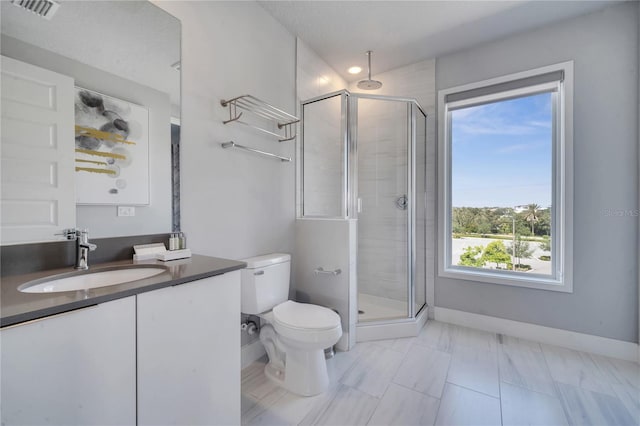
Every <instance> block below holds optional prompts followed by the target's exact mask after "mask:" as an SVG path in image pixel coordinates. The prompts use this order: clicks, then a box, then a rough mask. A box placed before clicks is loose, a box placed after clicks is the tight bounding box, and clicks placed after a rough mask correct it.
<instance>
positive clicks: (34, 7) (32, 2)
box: [11, 0, 60, 19]
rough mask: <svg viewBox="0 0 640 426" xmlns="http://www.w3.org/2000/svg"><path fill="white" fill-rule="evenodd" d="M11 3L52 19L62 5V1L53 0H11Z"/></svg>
mask: <svg viewBox="0 0 640 426" xmlns="http://www.w3.org/2000/svg"><path fill="white" fill-rule="evenodd" d="M11 3H13V4H14V5H15V6H18V7H20V8H22V9H25V10H28V11H29V12H33V13H35V14H36V15H38V16H41V17H43V18H45V19H51V18H52V17H53V15H54V14H55V13H56V11H57V10H58V8H59V7H60V3H57V2H55V1H53V0H11Z"/></svg>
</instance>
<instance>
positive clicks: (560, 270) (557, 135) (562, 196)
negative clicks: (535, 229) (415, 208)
mask: <svg viewBox="0 0 640 426" xmlns="http://www.w3.org/2000/svg"><path fill="white" fill-rule="evenodd" d="M558 72H562V76H563V77H562V78H561V79H559V80H556V81H554V82H552V83H550V82H542V83H541V82H536V78H537V77H540V76H543V75H545V74H550V73H558ZM518 81H521V82H525V83H523V84H526V83H529V82H530V83H529V84H526V85H524V86H522V85H518ZM513 83H515V87H510V86H514V84H513ZM551 85H553V86H554V87H555V89H552V88H551ZM463 92H469V93H471V94H472V93H474V92H475V93H478V95H476V96H468V97H467V98H466V99H465V95H464V94H463ZM549 92H551V93H553V96H554V101H553V110H552V116H553V141H552V149H553V156H552V191H553V193H552V200H553V201H552V206H551V215H552V216H551V217H552V220H551V221H552V230H551V244H552V247H553V250H554V251H553V252H552V262H553V264H552V275H551V276H548V275H542V274H537V275H536V274H529V273H522V272H513V271H505V270H493V269H486V270H483V269H481V268H474V267H467V266H459V265H453V264H452V259H451V257H452V252H451V242H452V232H451V231H452V206H451V194H452V190H451V169H452V163H451V161H452V155H451V113H450V109H453V110H455V109H461V108H464V107H471V106H474V105H482V104H487V103H492V102H496V101H500V100H504V101H506V100H509V99H513V98H517V97H522V96H527V95H534V94H536V93H549ZM451 95H454V96H452V97H453V98H454V100H451V101H448V100H447V98H448V97H450V96H451ZM455 95H458V98H462V99H456V96H455ZM460 95H462V96H460ZM438 135H439V136H438V151H439V165H440V167H439V172H438V181H439V184H438V204H439V206H440V207H439V211H438V213H439V214H438V229H439V231H438V268H437V269H438V276H439V277H443V278H453V279H460V280H466V281H476V282H483V283H491V284H500V285H508V286H516V287H527V288H535V289H542V290H551V291H560V292H566V293H572V292H573V61H568V62H562V63H559V64H554V65H549V66H545V67H541V68H536V69H532V70H528V71H524V72H519V73H514V74H509V75H505V76H501V77H497V78H491V79H488V80H483V81H479V82H475V83H470V84H465V85H462V86H456V87H452V88H449V89H443V90H439V91H438Z"/></svg>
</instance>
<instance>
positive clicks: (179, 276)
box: [0, 255, 247, 327]
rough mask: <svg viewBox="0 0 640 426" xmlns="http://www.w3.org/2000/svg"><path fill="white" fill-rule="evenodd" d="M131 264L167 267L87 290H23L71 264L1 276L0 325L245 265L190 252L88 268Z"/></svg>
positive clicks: (216, 273)
mask: <svg viewBox="0 0 640 426" xmlns="http://www.w3.org/2000/svg"><path fill="white" fill-rule="evenodd" d="M134 264H145V265H149V264H151V265H161V266H164V267H166V269H167V270H166V271H165V272H163V273H161V274H159V275H155V276H153V277H149V278H145V279H142V280H138V281H132V282H128V283H123V284H117V285H112V286H106V287H99V288H94V289H90V290H81V291H65V292H59V293H23V292H21V291H19V290H18V287H19V286H20V285H21V284H24V283H26V282H29V281H32V280H37V279H40V278H43V277H47V276H51V275H57V274H64V273H69V272H72V271H74V269H73V268H62V269H52V270H48V271H40V272H33V273H29V274H23V275H14V276H8V277H2V282H1V287H2V288H1V293H0V327H6V326H10V325H14V324H18V323H21V322H25V321H31V320H34V319H38V318H43V317H47V316H50V315H55V314H59V313H62V312H67V311H71V310H74V309H79V308H84V307H87V306H92V305H97V304H99V303H104V302H108V301H110V300H115V299H120V298H123V297H128V296H133V295H135V294H139V293H144V292H147V291H152V290H157V289H159V288H163V287H170V286H174V285H178V284H183V283H187V282H190V281H195V280H199V279H202V278H207V277H212V276H214V275H220V274H224V273H226V272H231V271H235V270H238V269H242V268H244V267H245V266H247V265H246V263H244V262H238V261H235V260H229V259H220V258H216V257H208V256H199V255H193V256H192V257H190V258H187V259H179V260H172V261H169V262H161V261H159V260H149V261H143V262H135V263H134V262H133V261H131V260H123V261H116V262H108V263H102V264H96V265H91V269H90V270H89V272H92V271H93V272H96V271H98V270H99V269H101V268H107V267H113V266H124V265H134Z"/></svg>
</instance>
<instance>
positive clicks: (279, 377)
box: [241, 253, 342, 396]
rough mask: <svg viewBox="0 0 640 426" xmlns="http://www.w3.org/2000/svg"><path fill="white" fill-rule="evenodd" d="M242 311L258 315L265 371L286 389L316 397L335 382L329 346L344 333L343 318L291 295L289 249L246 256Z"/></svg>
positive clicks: (243, 275) (243, 274) (329, 310)
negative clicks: (330, 373)
mask: <svg viewBox="0 0 640 426" xmlns="http://www.w3.org/2000/svg"><path fill="white" fill-rule="evenodd" d="M243 262H247V268H246V269H243V270H242V309H241V311H242V312H243V313H245V314H251V315H258V316H260V318H262V319H263V320H264V321H266V323H267V324H266V325H263V326H262V328H261V330H260V341H261V342H262V344H263V345H264V347H265V349H266V351H267V355H268V356H269V363H268V364H267V366H266V367H265V370H264V372H265V374H266V376H267V377H269V379H271V380H273V381H274V382H276V383H277V384H279V385H280V386H282V387H283V388H285V389H287V390H288V391H291V392H293V393H296V394H298V395H304V396H311V395H317V394H319V393H322V392H324V391H325V390H326V389H327V388H328V386H329V376H328V375H327V364H326V361H325V358H324V349H325V348H328V347H331V346H333V345H334V344H336V342H337V341H338V339H340V336H342V326H341V325H340V316H339V315H338V314H336V313H335V312H334V311H332V310H331V309H328V308H324V307H322V306H317V305H312V304H308V303H297V302H293V301H291V300H288V298H289V275H290V270H291V256H290V255H288V254H283V253H274V254H267V255H264V256H257V257H252V258H249V259H243Z"/></svg>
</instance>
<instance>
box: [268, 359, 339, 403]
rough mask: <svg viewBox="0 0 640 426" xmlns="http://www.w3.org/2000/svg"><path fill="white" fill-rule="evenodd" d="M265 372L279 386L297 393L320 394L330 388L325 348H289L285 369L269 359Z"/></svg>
mask: <svg viewBox="0 0 640 426" xmlns="http://www.w3.org/2000/svg"><path fill="white" fill-rule="evenodd" d="M264 374H265V376H267V377H268V378H269V380H271V381H273V382H274V383H276V384H277V385H278V386H281V387H283V388H284V389H286V390H288V391H289V392H293V393H295V394H297V395H302V396H313V395H318V394H320V393H323V392H324V391H326V390H327V389H328V388H329V375H328V373H327V362H326V360H325V358H324V350H315V351H299V350H295V349H292V350H288V351H287V353H286V362H285V368H284V371H283V370H282V368H281V367H279V366H277V365H276V364H275V363H273V362H271V361H269V363H268V364H267V365H266V366H265V368H264Z"/></svg>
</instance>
